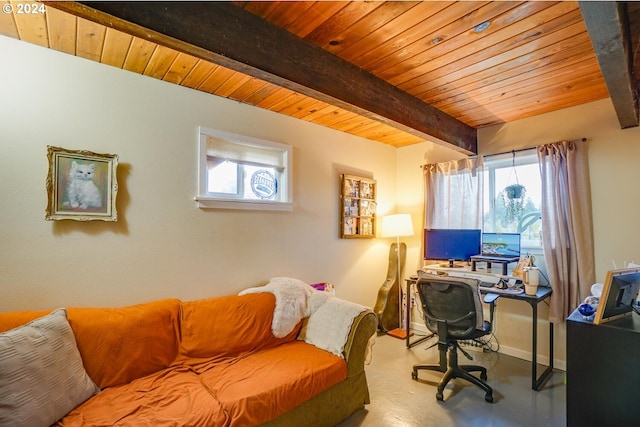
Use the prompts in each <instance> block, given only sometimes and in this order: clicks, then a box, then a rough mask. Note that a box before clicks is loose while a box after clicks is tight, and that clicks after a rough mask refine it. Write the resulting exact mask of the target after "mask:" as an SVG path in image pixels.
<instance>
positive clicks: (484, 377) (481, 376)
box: [480, 372, 487, 381]
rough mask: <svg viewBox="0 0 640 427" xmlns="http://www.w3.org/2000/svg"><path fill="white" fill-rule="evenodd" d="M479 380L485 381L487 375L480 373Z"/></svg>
mask: <svg viewBox="0 0 640 427" xmlns="http://www.w3.org/2000/svg"><path fill="white" fill-rule="evenodd" d="M480 379H481V380H482V381H486V380H487V373H486V372H482V373H480Z"/></svg>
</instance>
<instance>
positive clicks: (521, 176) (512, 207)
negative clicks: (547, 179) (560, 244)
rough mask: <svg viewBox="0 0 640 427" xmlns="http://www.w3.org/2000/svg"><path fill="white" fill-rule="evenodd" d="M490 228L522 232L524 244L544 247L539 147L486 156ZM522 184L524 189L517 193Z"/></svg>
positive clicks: (486, 214) (486, 211)
mask: <svg viewBox="0 0 640 427" xmlns="http://www.w3.org/2000/svg"><path fill="white" fill-rule="evenodd" d="M484 174H485V177H484V190H483V199H484V200H483V202H484V203H483V204H484V217H483V218H484V221H483V222H484V225H483V229H484V231H486V232H498V233H499V232H502V233H520V234H521V238H522V247H523V248H527V249H533V250H535V249H541V248H542V224H541V214H540V211H541V198H542V196H541V179H540V167H539V165H538V157H537V154H536V151H535V149H532V150H526V151H521V152H518V153H505V154H500V155H493V156H486V157H485V158H484ZM516 185H521V186H522V187H523V188H524V191H523V192H522V193H521V194H519V195H518V194H513V191H512V189H513V188H514V186H516Z"/></svg>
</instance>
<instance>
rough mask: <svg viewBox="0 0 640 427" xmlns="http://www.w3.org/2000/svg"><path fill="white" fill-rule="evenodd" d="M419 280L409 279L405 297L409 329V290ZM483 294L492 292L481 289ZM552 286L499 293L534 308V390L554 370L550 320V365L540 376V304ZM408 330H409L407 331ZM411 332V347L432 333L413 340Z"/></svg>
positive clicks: (503, 296)
mask: <svg viewBox="0 0 640 427" xmlns="http://www.w3.org/2000/svg"><path fill="white" fill-rule="evenodd" d="M417 282H418V280H417V279H407V280H406V283H407V298H405V307H404V312H405V321H406V325H407V329H410V328H411V326H410V325H411V307H410V306H411V298H410V295H411V293H410V292H409V291H410V289H411V287H412V286H415V285H416V283H417ZM481 292H482V293H483V294H487V293H490V292H485V291H484V290H482V291H481ZM551 292H552V291H551V288H548V287H544V286H538V292H537V293H536V295H527V294H525V293H524V292H523V293H521V294H499V295H500V298H508V299H513V300H516V301H523V302H526V303H527V304H529V305H530V306H531V310H532V323H533V338H532V340H533V342H532V354H531V388H532V389H533V390H536V391H538V390H540V389H541V388H542V386H543V385H544V383H545V382H547V380H548V379H549V378H550V377H551V374H552V372H553V323H551V322H549V366H547V367H546V368H545V370H544V371H543V372H542V374H540V376H538V304H540V302H542V301H544V300H546V299H547V298H550V297H551ZM407 332H408V331H407ZM410 335H411V334H410V333H407V337H406V345H407V348H411V347H413V346H415V345H418V344H420V343H421V342H423V341H425V340H427V339H429V338H431V337H432V336H433V334H432V335H428V336H426V337H422V338H420V339H418V340H415V341H411V339H410Z"/></svg>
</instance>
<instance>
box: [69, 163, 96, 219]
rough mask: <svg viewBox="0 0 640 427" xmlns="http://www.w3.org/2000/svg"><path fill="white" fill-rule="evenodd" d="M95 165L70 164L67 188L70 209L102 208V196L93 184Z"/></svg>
mask: <svg viewBox="0 0 640 427" xmlns="http://www.w3.org/2000/svg"><path fill="white" fill-rule="evenodd" d="M94 170H95V165H94V164H93V163H91V164H88V165H87V164H79V163H77V162H76V161H73V163H71V168H70V169H69V184H68V186H67V199H68V200H67V202H65V203H64V204H65V205H71V207H72V208H80V209H87V208H88V207H93V208H99V207H101V206H102V196H101V195H100V190H99V189H98V186H97V185H96V184H95V183H94V182H93V176H94Z"/></svg>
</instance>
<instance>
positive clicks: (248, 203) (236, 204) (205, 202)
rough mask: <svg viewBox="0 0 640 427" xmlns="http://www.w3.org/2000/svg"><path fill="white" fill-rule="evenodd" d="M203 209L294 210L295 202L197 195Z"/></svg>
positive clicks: (199, 204) (197, 200)
mask: <svg viewBox="0 0 640 427" xmlns="http://www.w3.org/2000/svg"><path fill="white" fill-rule="evenodd" d="M194 200H195V201H196V202H198V207H199V208H201V209H242V210H259V211H281V212H292V211H293V203H288V202H273V201H268V200H226V199H216V198H213V197H196V198H194Z"/></svg>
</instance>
